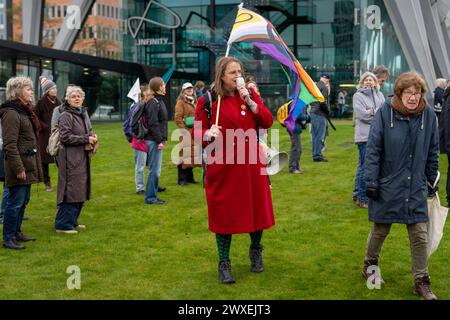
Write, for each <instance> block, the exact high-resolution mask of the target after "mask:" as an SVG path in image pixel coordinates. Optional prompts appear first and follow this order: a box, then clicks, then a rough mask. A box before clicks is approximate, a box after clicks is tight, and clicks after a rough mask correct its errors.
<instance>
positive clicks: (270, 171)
mask: <svg viewBox="0 0 450 320" xmlns="http://www.w3.org/2000/svg"><path fill="white" fill-rule="evenodd" d="M259 145H260V146H261V147H262V148H263V150H264V154H265V155H266V163H267V168H266V172H267V175H269V176H273V175H275V174H277V173H278V172H280V171H281V170H283V167H284V166H285V165H286V163H288V161H289V157H288V154H287V153H286V152H278V151H277V150H273V149H270V148H269V147H268V146H267V144H266V143H265V142H264V141H262V140H261V139H260V140H259Z"/></svg>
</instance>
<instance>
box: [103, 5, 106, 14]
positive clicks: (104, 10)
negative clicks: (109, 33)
mask: <svg viewBox="0 0 450 320" xmlns="http://www.w3.org/2000/svg"><path fill="white" fill-rule="evenodd" d="M105 15H106V7H105V5H104V4H102V16H103V17H104V16H105Z"/></svg>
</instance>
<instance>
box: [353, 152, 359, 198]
mask: <svg viewBox="0 0 450 320" xmlns="http://www.w3.org/2000/svg"><path fill="white" fill-rule="evenodd" d="M360 170H361V167H360V166H359V160H358V166H357V167H356V171H355V179H354V181H353V185H354V186H353V193H352V196H353V197H358V192H359V171H360Z"/></svg>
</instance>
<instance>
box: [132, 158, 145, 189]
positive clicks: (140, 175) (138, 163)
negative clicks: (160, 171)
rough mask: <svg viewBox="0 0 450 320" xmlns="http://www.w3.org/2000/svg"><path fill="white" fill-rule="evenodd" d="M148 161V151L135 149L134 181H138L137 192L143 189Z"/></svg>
mask: <svg viewBox="0 0 450 320" xmlns="http://www.w3.org/2000/svg"><path fill="white" fill-rule="evenodd" d="M146 162H147V153H146V152H143V151H140V150H136V149H134V181H135V182H136V192H139V191H143V190H144V189H145V185H144V169H145V164H146Z"/></svg>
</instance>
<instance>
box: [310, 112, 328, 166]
mask: <svg viewBox="0 0 450 320" xmlns="http://www.w3.org/2000/svg"><path fill="white" fill-rule="evenodd" d="M327 124H328V122H327V118H326V117H324V116H321V115H317V114H315V113H311V140H312V156H313V160H319V159H323V155H322V149H323V147H324V145H325V135H326V132H327Z"/></svg>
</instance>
